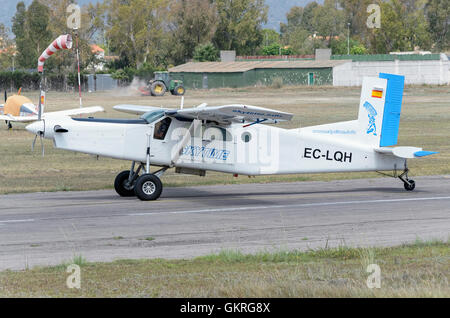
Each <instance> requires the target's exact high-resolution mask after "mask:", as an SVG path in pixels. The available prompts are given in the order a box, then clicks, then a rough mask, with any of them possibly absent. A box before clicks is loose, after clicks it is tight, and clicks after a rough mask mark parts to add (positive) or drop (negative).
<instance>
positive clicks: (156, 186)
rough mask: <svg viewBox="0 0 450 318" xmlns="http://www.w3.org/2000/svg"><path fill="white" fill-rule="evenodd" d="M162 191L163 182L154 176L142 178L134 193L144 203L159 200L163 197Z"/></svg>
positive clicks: (147, 175) (139, 179) (148, 175)
mask: <svg viewBox="0 0 450 318" xmlns="http://www.w3.org/2000/svg"><path fill="white" fill-rule="evenodd" d="M162 190H163V185H162V182H161V180H160V179H159V178H158V177H157V176H155V175H154V174H144V175H142V176H140V177H139V178H138V179H137V181H136V185H135V187H134V193H135V194H136V196H137V197H138V198H139V199H140V200H142V201H153V200H157V199H158V198H159V197H160V196H161V193H162Z"/></svg>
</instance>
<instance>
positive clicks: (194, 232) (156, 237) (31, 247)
mask: <svg viewBox="0 0 450 318" xmlns="http://www.w3.org/2000/svg"><path fill="white" fill-rule="evenodd" d="M187 178H189V176H187ZM414 179H415V180H416V185H417V186H416V190H415V191H414V192H406V191H405V190H404V189H403V184H402V183H401V182H400V181H399V180H398V179H393V178H379V179H364V180H362V179H360V180H343V181H332V182H299V183H272V184H243V185H218V186H199V187H189V188H165V189H164V191H163V195H162V197H161V199H160V200H158V201H156V202H141V201H139V200H137V199H135V198H120V197H118V196H117V195H116V194H115V192H114V191H113V190H104V191H89V192H56V193H31V194H12V195H3V196H0V270H4V269H24V268H31V267H33V266H36V265H55V264H61V263H63V262H67V261H69V260H71V259H72V258H73V256H74V255H80V254H81V255H82V256H83V257H84V258H86V259H87V260H88V261H111V260H115V259H125V258H160V257H161V258H191V257H195V256H199V255H205V254H210V253H215V252H219V251H221V250H223V249H239V250H241V251H243V252H255V251H272V250H284V249H294V248H295V249H308V248H318V247H327V246H328V247H335V246H338V245H347V246H381V245H383V246H388V245H397V244H401V243H405V242H413V241H415V240H416V239H417V238H420V239H433V238H436V239H443V240H447V239H448V238H449V233H450V231H449V229H450V175H447V176H432V177H417V178H414Z"/></svg>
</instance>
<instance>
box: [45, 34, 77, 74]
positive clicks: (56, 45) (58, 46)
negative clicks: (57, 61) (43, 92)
mask: <svg viewBox="0 0 450 318" xmlns="http://www.w3.org/2000/svg"><path fill="white" fill-rule="evenodd" d="M71 48H72V37H71V36H70V34H66V35H60V36H59V37H58V38H57V39H56V40H55V41H53V43H52V44H50V45H49V46H48V48H47V49H46V50H45V51H44V52H43V53H42V54H41V56H40V57H39V60H38V72H39V73H42V72H43V71H44V62H45V61H46V60H47V59H48V58H49V57H50V56H52V55H53V53H55V52H56V51H59V50H69V49H71Z"/></svg>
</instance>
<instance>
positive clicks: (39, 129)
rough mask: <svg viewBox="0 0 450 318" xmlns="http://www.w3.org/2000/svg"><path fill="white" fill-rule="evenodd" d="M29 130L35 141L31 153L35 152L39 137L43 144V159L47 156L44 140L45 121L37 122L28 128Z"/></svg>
mask: <svg viewBox="0 0 450 318" xmlns="http://www.w3.org/2000/svg"><path fill="white" fill-rule="evenodd" d="M27 130H28V131H30V132H32V133H34V134H35V136H34V140H33V143H32V144H31V151H33V152H34V147H35V145H36V140H37V137H39V140H40V142H41V149H42V157H44V155H45V147H44V141H43V140H42V139H43V137H44V130H45V122H44V120H43V119H42V120H40V121H37V122H34V123H32V124H31V125H28V126H27Z"/></svg>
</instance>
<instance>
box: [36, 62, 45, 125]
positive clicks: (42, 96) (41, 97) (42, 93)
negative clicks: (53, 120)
mask: <svg viewBox="0 0 450 318" xmlns="http://www.w3.org/2000/svg"><path fill="white" fill-rule="evenodd" d="M40 73H41V80H40V81H39V92H40V93H39V108H38V120H41V117H42V106H43V105H44V103H45V88H44V70H42V72H40Z"/></svg>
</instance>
